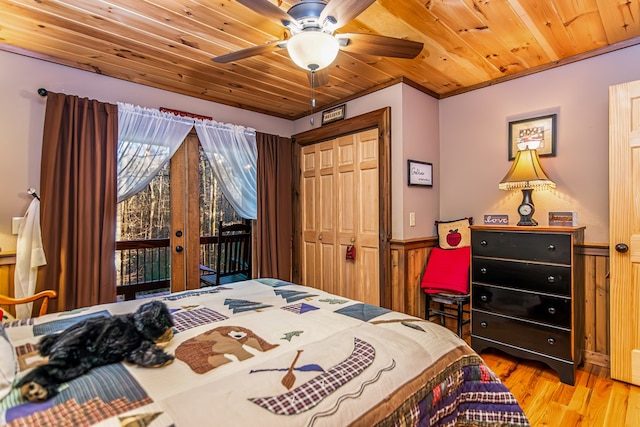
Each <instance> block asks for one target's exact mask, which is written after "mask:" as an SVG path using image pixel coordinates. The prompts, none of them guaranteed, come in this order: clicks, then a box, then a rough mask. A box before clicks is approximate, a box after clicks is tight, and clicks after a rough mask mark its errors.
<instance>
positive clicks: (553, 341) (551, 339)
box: [547, 338, 556, 345]
mask: <svg viewBox="0 0 640 427" xmlns="http://www.w3.org/2000/svg"><path fill="white" fill-rule="evenodd" d="M547 342H548V343H549V344H551V345H554V344H555V343H556V340H555V339H553V338H547Z"/></svg>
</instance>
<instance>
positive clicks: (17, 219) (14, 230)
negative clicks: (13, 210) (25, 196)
mask: <svg viewBox="0 0 640 427" xmlns="http://www.w3.org/2000/svg"><path fill="white" fill-rule="evenodd" d="M22 221H24V217H23V216H14V217H13V218H11V234H18V230H20V224H22Z"/></svg>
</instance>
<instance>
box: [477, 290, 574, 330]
mask: <svg viewBox="0 0 640 427" xmlns="http://www.w3.org/2000/svg"><path fill="white" fill-rule="evenodd" d="M472 307H473V308H474V309H479V310H484V311H490V312H493V313H499V314H504V315H507V316H513V317H520V318H523V319H528V320H535V321H536V322H542V323H548V324H550V325H554V326H560V327H564V328H567V329H569V328H571V300H570V299H569V298H560V297H553V296H548V295H540V294H537V293H533V292H523V291H516V290H513V289H505V288H497V287H493V286H484V285H478V284H475V283H474V285H473V290H472Z"/></svg>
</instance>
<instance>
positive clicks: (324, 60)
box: [287, 31, 340, 71]
mask: <svg viewBox="0 0 640 427" xmlns="http://www.w3.org/2000/svg"><path fill="white" fill-rule="evenodd" d="M338 50H340V44H339V43H338V40H337V39H336V38H335V37H334V36H332V35H331V34H328V33H325V32H322V31H304V32H301V33H298V34H296V35H294V36H293V37H291V38H290V39H289V40H288V41H287V51H288V52H289V56H290V57H291V59H292V60H293V62H295V63H296V65H297V66H298V67H300V68H303V69H305V70H307V71H318V70H322V69H323V68H327V67H328V66H329V65H331V64H332V63H333V61H334V60H335V59H336V56H338Z"/></svg>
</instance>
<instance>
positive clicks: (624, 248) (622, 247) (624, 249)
mask: <svg viewBox="0 0 640 427" xmlns="http://www.w3.org/2000/svg"><path fill="white" fill-rule="evenodd" d="M628 250H629V246H627V245H625V244H624V243H618V244H617V245H616V252H620V253H621V254H623V253H625V252H627V251H628Z"/></svg>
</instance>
